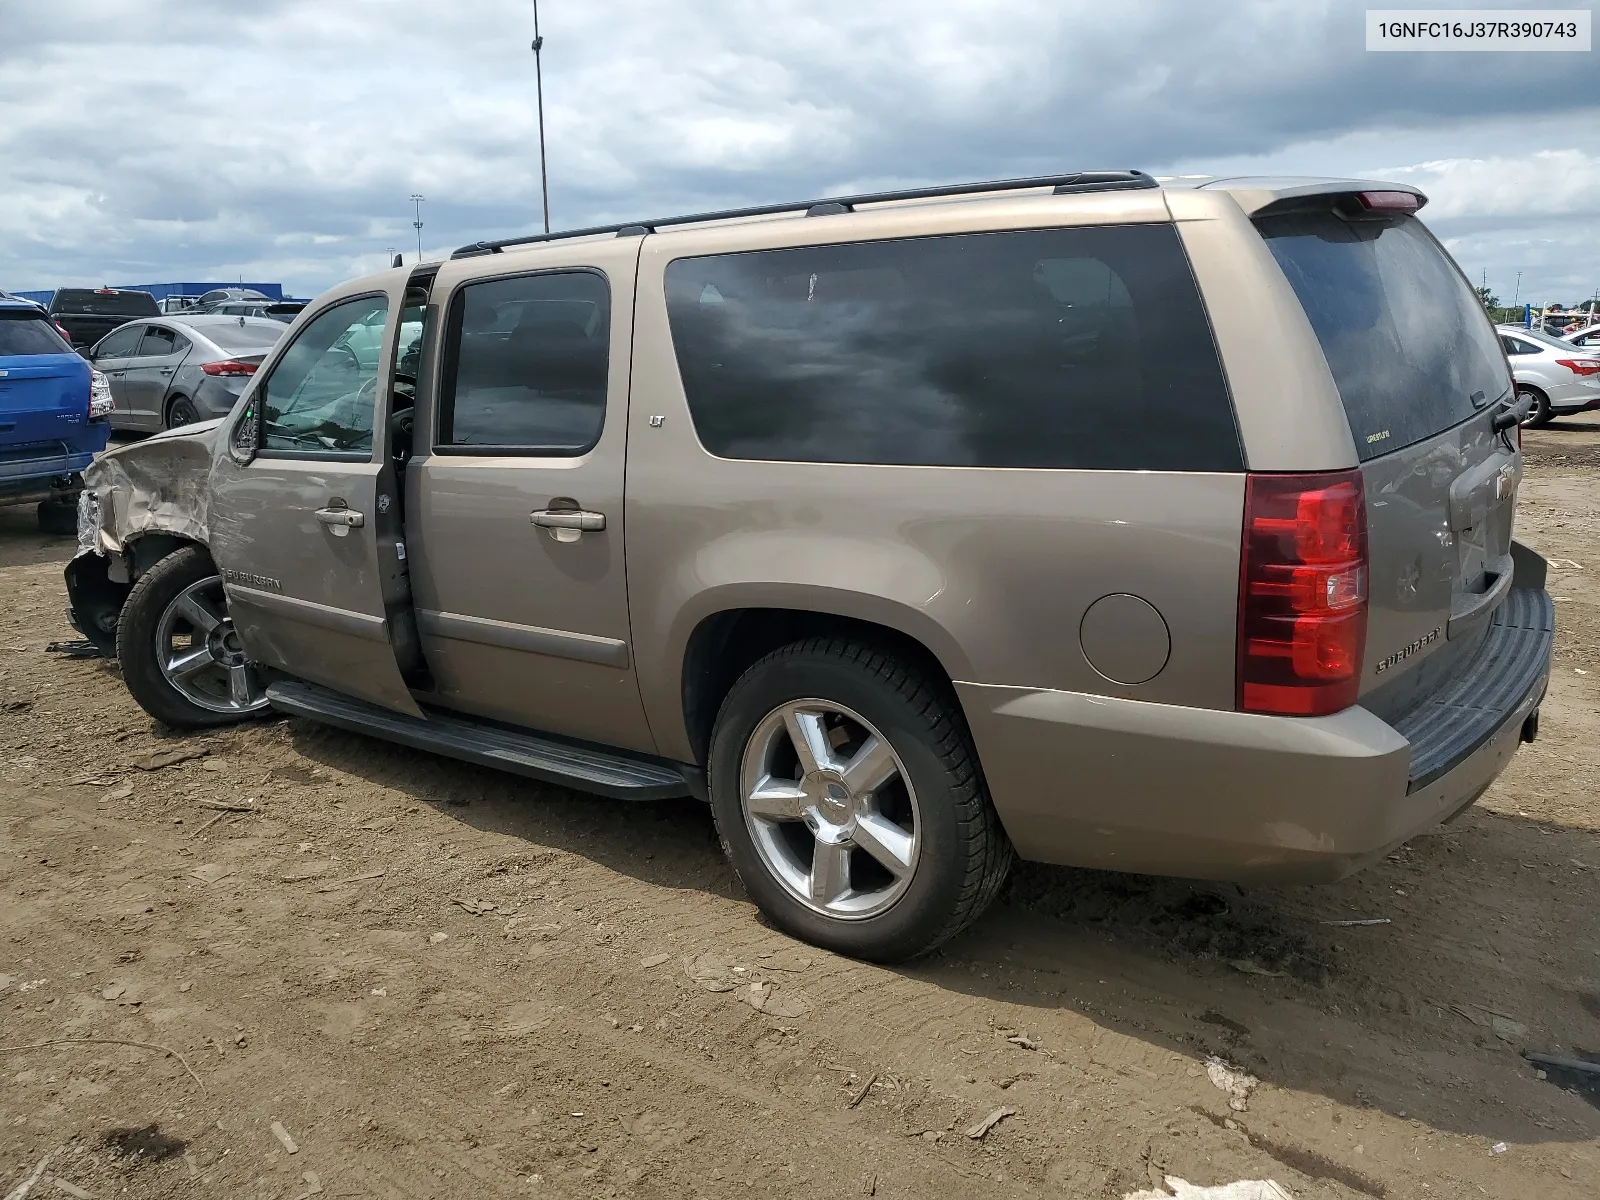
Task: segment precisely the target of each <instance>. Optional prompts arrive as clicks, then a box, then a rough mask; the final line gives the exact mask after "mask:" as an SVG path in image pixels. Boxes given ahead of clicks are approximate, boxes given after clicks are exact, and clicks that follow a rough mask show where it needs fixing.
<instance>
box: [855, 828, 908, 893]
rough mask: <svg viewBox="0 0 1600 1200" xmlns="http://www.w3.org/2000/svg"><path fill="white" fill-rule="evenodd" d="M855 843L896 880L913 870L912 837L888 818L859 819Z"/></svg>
mask: <svg viewBox="0 0 1600 1200" xmlns="http://www.w3.org/2000/svg"><path fill="white" fill-rule="evenodd" d="M855 842H856V845H858V846H860V847H861V848H862V849H863V850H865V851H866V852H867V853H868V854H870V855H872V857H873V858H875V859H877V860H878V861H879V862H880V863H882V864H883V867H884V869H885V870H887V871H888V872H889V873H890V874H891V875H893V876H895V877H896V878H899V877H900V876H901V875H904V874H905V873H906V872H907V871H909V870H910V869H911V842H912V840H911V835H910V834H909V833H907V832H906V831H905V830H903V829H901V828H900V826H898V825H896V824H895V823H894V822H893V821H891V820H889V818H888V817H885V816H881V815H879V814H878V813H863V814H862V815H861V816H859V817H857V818H856V831H855Z"/></svg>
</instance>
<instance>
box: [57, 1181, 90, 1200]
mask: <svg viewBox="0 0 1600 1200" xmlns="http://www.w3.org/2000/svg"><path fill="white" fill-rule="evenodd" d="M50 1182H51V1183H52V1184H53V1185H54V1186H55V1189H56V1191H58V1192H61V1193H63V1194H64V1195H68V1196H71V1197H72V1200H94V1195H93V1193H91V1192H86V1191H84V1190H83V1189H82V1188H81V1187H79V1186H78V1185H77V1184H75V1183H68V1182H67V1181H66V1180H65V1179H61V1178H59V1177H58V1178H56V1179H52V1180H51V1181H50Z"/></svg>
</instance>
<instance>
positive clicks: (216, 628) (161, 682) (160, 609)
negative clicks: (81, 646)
mask: <svg viewBox="0 0 1600 1200" xmlns="http://www.w3.org/2000/svg"><path fill="white" fill-rule="evenodd" d="M117 660H118V661H119V662H120V663H121V664H122V678H123V681H124V682H125V683H127V685H128V691H129V692H131V693H133V698H134V699H135V700H137V701H138V702H139V707H140V708H142V709H144V710H145V712H147V713H149V714H150V715H151V716H152V717H154V718H155V719H156V720H158V721H161V722H163V723H164V724H167V725H170V726H172V727H173V728H174V729H208V728H213V727H215V726H218V725H231V724H233V723H235V722H237V721H243V720H248V719H249V718H251V717H255V716H260V715H261V714H263V713H265V712H266V711H267V696H266V687H265V684H264V681H263V680H262V678H261V675H260V673H259V672H258V671H257V670H256V668H255V667H253V666H251V665H249V663H248V662H247V661H246V660H245V655H244V649H243V647H242V646H241V645H240V644H239V639H238V633H237V632H236V631H235V630H234V628H233V621H232V620H231V619H230V618H229V616H228V602H227V597H226V595H225V594H224V593H223V590H222V576H221V575H219V574H218V573H217V568H216V566H215V565H214V564H213V563H212V562H211V557H210V555H208V554H207V553H206V552H205V551H204V550H202V549H201V548H200V547H198V546H189V547H186V548H184V549H182V550H179V551H177V552H176V553H173V554H169V555H168V556H167V557H166V558H163V559H162V560H161V561H160V562H158V563H156V565H155V566H153V567H151V568H150V570H148V571H146V572H145V574H144V575H143V576H142V577H141V578H140V579H139V582H138V583H136V584H134V585H133V590H132V591H131V592H129V593H128V599H127V602H126V603H124V604H123V606H122V615H121V616H120V618H119V619H118V621H117Z"/></svg>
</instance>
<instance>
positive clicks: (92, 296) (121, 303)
mask: <svg viewBox="0 0 1600 1200" xmlns="http://www.w3.org/2000/svg"><path fill="white" fill-rule="evenodd" d="M50 310H51V311H52V312H58V313H73V314H89V315H105V316H112V317H155V316H159V315H160V314H161V309H160V307H159V306H158V305H157V304H156V301H155V297H154V296H152V295H151V294H150V293H149V292H97V291H94V290H93V289H92V288H63V289H62V290H61V291H59V292H57V293H56V295H55V299H54V301H53V302H52V303H51V305H50Z"/></svg>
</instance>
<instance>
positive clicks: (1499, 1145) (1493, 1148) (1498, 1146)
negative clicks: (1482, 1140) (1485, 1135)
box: [1489, 1142, 1510, 1154]
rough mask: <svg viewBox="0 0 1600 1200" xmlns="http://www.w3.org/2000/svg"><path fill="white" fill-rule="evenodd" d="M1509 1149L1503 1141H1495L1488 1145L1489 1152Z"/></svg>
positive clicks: (1502, 1151)
mask: <svg viewBox="0 0 1600 1200" xmlns="http://www.w3.org/2000/svg"><path fill="white" fill-rule="evenodd" d="M1509 1149H1510V1147H1509V1146H1507V1145H1506V1144H1505V1143H1504V1142H1496V1143H1495V1144H1494V1145H1492V1146H1490V1147H1489V1153H1490V1154H1504V1153H1505V1152H1506V1151H1507V1150H1509Z"/></svg>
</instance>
